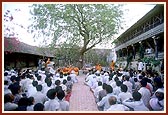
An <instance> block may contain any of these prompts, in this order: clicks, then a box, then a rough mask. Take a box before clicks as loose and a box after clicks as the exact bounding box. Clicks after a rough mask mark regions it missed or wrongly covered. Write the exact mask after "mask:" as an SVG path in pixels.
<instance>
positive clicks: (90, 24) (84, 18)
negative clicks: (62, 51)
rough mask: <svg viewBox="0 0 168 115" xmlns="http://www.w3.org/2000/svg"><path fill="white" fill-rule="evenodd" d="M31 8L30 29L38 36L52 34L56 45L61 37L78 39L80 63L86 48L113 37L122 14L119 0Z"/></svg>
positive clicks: (34, 6) (48, 36) (73, 40)
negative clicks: (110, 2)
mask: <svg viewBox="0 0 168 115" xmlns="http://www.w3.org/2000/svg"><path fill="white" fill-rule="evenodd" d="M32 8H33V10H32V11H31V14H32V15H33V17H32V19H33V23H32V25H31V26H30V28H29V29H30V31H31V32H32V33H35V36H36V37H39V35H43V38H45V39H48V38H50V37H51V36H52V38H53V40H52V41H53V42H52V44H53V45H56V43H57V42H56V41H57V40H60V39H62V38H64V39H65V38H66V39H67V41H68V42H73V43H76V44H77V45H79V46H80V49H79V50H80V59H81V64H83V58H84V54H85V52H87V51H88V50H90V49H92V48H93V47H95V45H97V44H101V43H105V42H106V43H107V42H108V41H109V40H111V39H112V38H113V35H115V34H116V33H117V32H118V30H119V28H120V26H121V18H122V14H123V12H122V10H121V5H118V4H34V5H32Z"/></svg>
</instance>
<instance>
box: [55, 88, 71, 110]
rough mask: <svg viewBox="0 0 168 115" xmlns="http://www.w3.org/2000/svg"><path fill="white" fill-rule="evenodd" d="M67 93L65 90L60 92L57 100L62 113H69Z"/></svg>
mask: <svg viewBox="0 0 168 115" xmlns="http://www.w3.org/2000/svg"><path fill="white" fill-rule="evenodd" d="M64 97H65V92H64V91H63V90H60V91H58V93H57V98H58V99H59V101H58V102H59V103H60V110H61V111H69V102H68V101H66V100H65V99H64Z"/></svg>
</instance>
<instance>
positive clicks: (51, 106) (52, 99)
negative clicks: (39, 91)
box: [44, 89, 60, 111]
mask: <svg viewBox="0 0 168 115" xmlns="http://www.w3.org/2000/svg"><path fill="white" fill-rule="evenodd" d="M56 94H57V91H56V90H55V89H50V90H48V92H47V97H48V98H49V100H48V101H46V102H45V103H44V110H45V111H58V110H60V103H59V102H58V99H56Z"/></svg>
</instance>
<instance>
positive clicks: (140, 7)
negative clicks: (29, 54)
mask: <svg viewBox="0 0 168 115" xmlns="http://www.w3.org/2000/svg"><path fill="white" fill-rule="evenodd" d="M124 4H125V5H124V7H123V10H124V22H125V23H124V24H123V25H122V26H123V28H124V29H122V30H120V32H119V34H117V35H115V37H116V38H117V37H118V36H120V35H121V34H122V33H123V32H124V31H126V30H127V29H128V28H129V27H131V26H132V25H133V24H134V23H136V22H137V21H138V20H139V19H140V18H142V17H143V16H144V15H145V14H146V13H148V12H149V11H150V10H151V9H152V8H153V7H154V6H155V3H137V2H134V3H130V2H129V3H124ZM30 5H31V3H25V2H24V3H14V2H13V3H5V2H3V4H2V6H3V9H2V11H3V13H4V12H5V11H6V10H10V11H11V13H12V15H13V17H14V19H13V21H12V22H14V23H18V24H21V25H23V27H24V28H20V27H17V28H16V31H17V32H18V34H19V36H18V37H19V40H20V41H21V42H24V43H27V44H29V45H33V46H39V45H40V44H42V43H43V40H42V39H39V40H35V39H34V38H33V36H32V35H31V34H30V33H28V32H27V29H26V28H27V27H28V26H29V25H30V24H31V22H30V21H29V18H30V17H31V14H30V13H29V10H30V8H29V6H30ZM16 9H17V10H16ZM18 9H19V11H18ZM11 25H12V24H11ZM96 47H97V48H112V47H113V46H112V45H111V42H110V43H109V44H106V45H104V46H103V45H101V47H100V46H99V45H97V46H96Z"/></svg>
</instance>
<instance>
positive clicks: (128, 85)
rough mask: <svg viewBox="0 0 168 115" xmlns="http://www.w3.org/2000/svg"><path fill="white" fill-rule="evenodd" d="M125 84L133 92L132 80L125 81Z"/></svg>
mask: <svg viewBox="0 0 168 115" xmlns="http://www.w3.org/2000/svg"><path fill="white" fill-rule="evenodd" d="M123 84H124V85H126V86H127V87H128V92H130V93H132V83H131V82H130V81H124V82H123Z"/></svg>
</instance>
